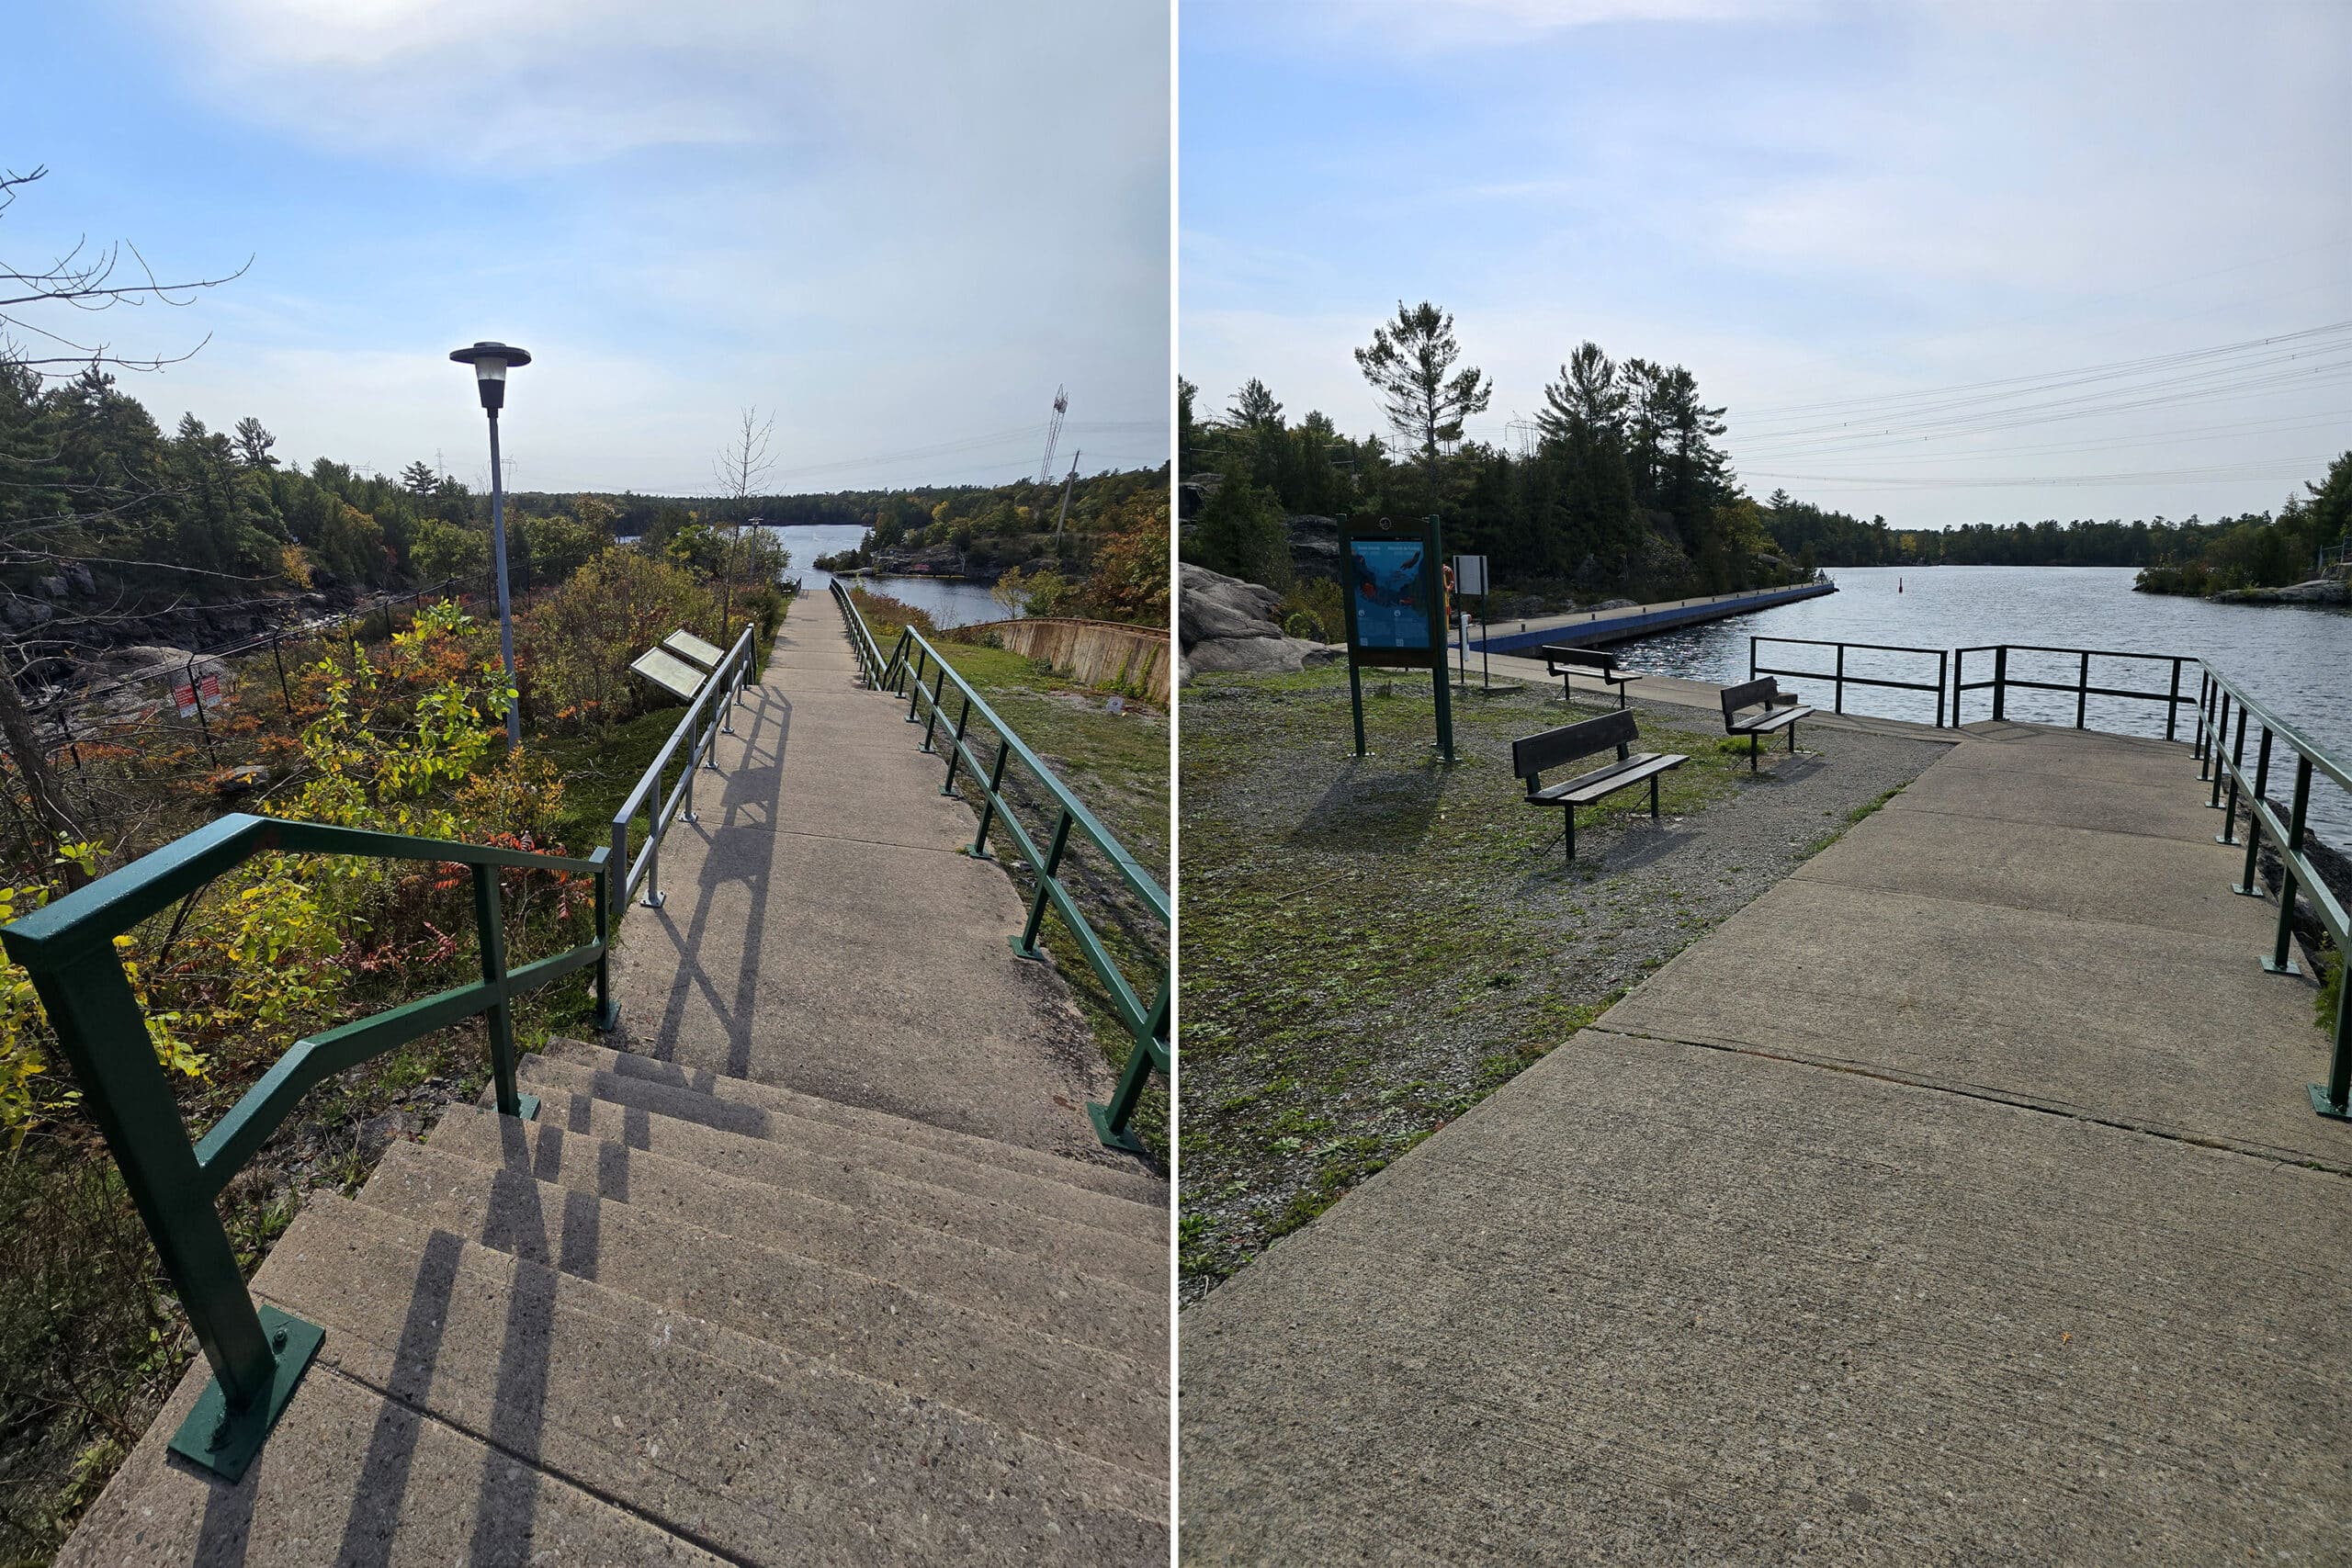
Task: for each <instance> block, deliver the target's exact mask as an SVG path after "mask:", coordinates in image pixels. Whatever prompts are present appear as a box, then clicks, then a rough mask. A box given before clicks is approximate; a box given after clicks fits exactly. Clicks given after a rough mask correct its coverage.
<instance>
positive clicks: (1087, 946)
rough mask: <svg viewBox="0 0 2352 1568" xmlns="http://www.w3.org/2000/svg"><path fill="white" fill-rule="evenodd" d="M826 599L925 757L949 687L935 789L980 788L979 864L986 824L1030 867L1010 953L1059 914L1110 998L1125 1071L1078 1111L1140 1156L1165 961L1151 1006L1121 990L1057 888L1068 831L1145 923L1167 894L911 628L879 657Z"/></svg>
mask: <svg viewBox="0 0 2352 1568" xmlns="http://www.w3.org/2000/svg"><path fill="white" fill-rule="evenodd" d="M833 598H834V602H835V603H836V604H839V605H840V606H841V611H842V621H843V623H844V624H845V625H846V626H848V628H849V637H850V643H851V646H852V647H853V648H854V649H856V651H857V655H858V668H859V671H860V672H861V673H862V674H863V675H864V676H865V683H866V686H867V687H868V689H870V690H877V691H889V692H893V693H899V694H904V695H905V696H906V698H907V722H908V723H909V724H920V725H922V727H923V732H922V746H921V748H920V750H924V751H933V752H935V751H937V750H939V747H938V745H937V744H936V742H937V741H938V739H940V729H941V727H942V726H941V721H942V720H943V719H944V718H946V717H947V711H946V706H945V701H946V694H947V688H948V686H949V685H950V683H953V685H954V686H955V689H956V697H957V699H958V703H959V706H958V708H957V711H956V715H955V719H954V723H953V725H952V727H950V728H948V731H947V734H946V737H945V738H946V740H947V742H948V746H947V777H946V779H945V780H944V782H943V783H942V784H940V786H939V793H940V794H942V795H953V794H955V793H956V774H957V773H958V772H959V771H967V772H968V773H969V776H970V777H971V778H972V779H973V780H975V781H977V782H978V783H979V786H980V793H981V803H980V825H979V830H978V832H977V833H975V834H974V835H973V836H972V844H971V850H970V852H971V853H972V854H973V855H974V856H975V857H977V858H978V859H982V860H987V859H989V858H991V857H990V856H989V848H988V838H989V825H990V823H991V822H998V821H1001V823H1002V825H1003V828H1004V830H1005V832H1006V834H1007V835H1008V836H1009V837H1010V838H1011V839H1012V841H1013V843H1014V845H1015V846H1016V847H1018V848H1019V850H1020V851H1021V853H1022V856H1023V859H1025V860H1026V861H1027V862H1028V863H1029V869H1030V870H1031V871H1032V872H1033V873H1035V876H1036V882H1037V891H1036V893H1035V896H1034V897H1032V898H1031V900H1030V903H1029V917H1028V919H1027V920H1026V921H1025V922H1024V923H1023V926H1022V928H1021V932H1020V934H1019V935H1017V936H1015V937H1013V938H1012V951H1013V952H1014V953H1017V954H1019V955H1020V956H1021V957H1023V958H1029V959H1036V960H1040V961H1042V960H1043V959H1044V957H1045V954H1044V953H1042V952H1040V951H1039V950H1038V947H1037V932H1038V930H1039V929H1040V927H1042V926H1043V925H1044V923H1045V919H1046V909H1047V908H1049V907H1050V908H1053V909H1054V910H1056V911H1057V912H1058V913H1059V914H1060V916H1061V918H1062V924H1063V926H1064V928H1065V929H1067V930H1068V931H1069V933H1070V935H1071V936H1072V937H1073V938H1074V939H1075V940H1076V941H1077V942H1078V945H1079V950H1080V952H1081V953H1084V954H1085V955H1086V962H1087V965H1088V967H1090V968H1091V969H1092V970H1093V971H1094V975H1095V978H1097V979H1098V980H1100V981H1101V982H1102V983H1103V990H1104V991H1105V992H1106V993H1107V994H1108V995H1109V997H1110V998H1111V1007H1112V1010H1113V1011H1114V1012H1115V1013H1116V1014H1117V1015H1118V1018H1119V1021H1120V1024H1121V1025H1122V1026H1123V1027H1124V1028H1125V1030H1126V1031H1127V1032H1128V1035H1129V1036H1130V1037H1131V1038H1132V1039H1133V1041H1134V1045H1133V1046H1132V1048H1131V1049H1130V1050H1129V1051H1128V1053H1127V1062H1126V1066H1125V1069H1124V1070H1123V1071H1122V1072H1121V1073H1120V1075H1119V1087H1118V1089H1117V1090H1116V1092H1114V1094H1113V1095H1112V1097H1111V1102H1110V1103H1109V1104H1108V1105H1101V1104H1089V1105H1088V1106H1087V1108H1086V1111H1087V1114H1088V1116H1089V1117H1091V1119H1092V1121H1093V1122H1094V1132H1095V1135H1096V1136H1097V1137H1099V1138H1101V1139H1102V1140H1103V1143H1104V1144H1105V1145H1108V1146H1109V1147H1111V1148H1114V1149H1124V1150H1125V1151H1127V1152H1128V1153H1130V1154H1144V1153H1146V1152H1148V1151H1147V1150H1146V1149H1145V1147H1144V1145H1143V1143H1142V1140H1140V1139H1138V1138H1137V1137H1136V1135H1135V1133H1134V1130H1133V1129H1132V1127H1131V1126H1130V1125H1129V1123H1130V1122H1131V1121H1132V1120H1133V1118H1134V1116H1135V1110H1136V1104H1137V1102H1138V1101H1140V1100H1142V1098H1143V1091H1144V1089H1145V1088H1146V1087H1147V1086H1148V1084H1149V1083H1150V1081H1151V1075H1152V1074H1153V1073H1154V1072H1158V1073H1159V1074H1160V1075H1161V1076H1162V1077H1166V1076H1167V1073H1168V1063H1169V1054H1168V1014H1169V975H1168V964H1167V961H1166V960H1165V959H1162V960H1160V961H1159V988H1158V991H1157V994H1156V995H1155V996H1154V998H1153V999H1152V1001H1151V1003H1150V1005H1149V1006H1146V1005H1145V1003H1144V1001H1143V998H1142V997H1141V996H1140V995H1138V994H1137V992H1136V989H1135V987H1133V986H1131V985H1129V984H1128V982H1127V978H1126V976H1125V975H1123V974H1121V973H1120V971H1119V966H1118V965H1117V964H1114V962H1112V959H1111V954H1110V951H1109V950H1108V949H1107V948H1105V947H1104V946H1103V940H1102V938H1100V937H1098V936H1097V935H1095V933H1094V928H1093V926H1092V924H1091V922H1090V921H1089V920H1088V919H1087V918H1086V915H1085V912H1084V911H1083V910H1081V909H1080V908H1079V906H1078V901H1077V899H1075V898H1074V897H1071V896H1070V892H1069V888H1067V887H1066V886H1063V885H1062V880H1061V875H1060V872H1061V865H1062V861H1063V858H1064V857H1065V855H1066V854H1067V853H1068V852H1069V846H1070V836H1071V834H1072V833H1076V834H1078V835H1079V836H1080V838H1082V839H1084V840H1086V841H1088V842H1089V843H1091V844H1092V845H1093V846H1094V848H1095V849H1096V850H1097V851H1099V852H1101V853H1102V854H1103V857H1104V858H1105V859H1107V860H1108V861H1109V862H1110V863H1111V864H1112V866H1113V867H1114V869H1115V870H1116V871H1117V873H1118V875H1119V880H1120V881H1121V882H1122V883H1123V884H1125V886H1126V888H1127V890H1128V891H1129V892H1130V893H1132V894H1133V895H1134V896H1135V897H1136V901H1137V902H1138V903H1140V904H1141V905H1142V906H1143V908H1145V910H1146V911H1148V913H1149V915H1150V916H1151V918H1152V919H1156V920H1157V921H1159V926H1160V929H1162V930H1163V931H1164V930H1167V929H1168V927H1169V926H1170V914H1169V907H1168V895H1167V894H1166V893H1165V892H1163V891H1162V890H1161V888H1160V886H1159V883H1158V882H1157V881H1156V880H1154V879H1153V877H1152V875H1151V874H1150V873H1148V872H1147V871H1146V870H1144V868H1143V866H1142V865H1141V864H1140V863H1137V861H1136V858H1135V856H1134V855H1132V854H1130V853H1128V852H1127V848H1126V846H1125V844H1122V843H1120V842H1119V840H1118V839H1117V838H1116V837H1114V835H1113V834H1112V832H1111V830H1110V829H1108V828H1106V827H1104V826H1103V824H1102V822H1101V821H1100V820H1099V819H1097V818H1096V817H1095V815H1094V814H1093V813H1092V812H1091V811H1089V810H1088V809H1087V808H1086V807H1085V805H1084V804H1083V803H1081V802H1080V800H1079V798H1078V796H1076V795H1072V794H1071V793H1070V792H1069V787H1068V786H1067V785H1065V784H1063V783H1062V781H1061V780H1060V779H1059V778H1058V777H1057V776H1056V775H1055V773H1054V771H1053V770H1052V769H1051V768H1049V767H1047V766H1046V763H1045V761H1044V760H1043V759H1042V758H1040V757H1039V756H1038V755H1037V754H1036V753H1035V751H1033V750H1030V749H1029V747H1028V745H1027V743H1026V742H1024V741H1023V739H1021V737H1020V736H1018V735H1016V734H1014V733H1013V730H1012V726H1011V725H1009V724H1007V723H1005V722H1004V720H1003V719H1001V718H1000V717H999V716H997V713H996V710H995V709H993V708H991V707H989V705H988V704H987V702H985V701H984V700H982V698H981V696H980V694H978V692H976V691H974V690H973V689H972V687H971V685H970V683H969V682H967V681H966V680H965V679H964V677H963V676H962V675H960V674H958V673H957V672H956V670H955V668H954V667H953V666H952V665H950V664H949V663H948V662H947V660H944V658H942V657H940V653H939V650H938V649H936V648H934V647H933V646H932V644H931V641H930V639H928V638H927V637H924V636H923V635H922V633H920V632H918V631H916V630H915V629H914V628H913V627H912V626H908V627H906V628H904V629H902V630H901V631H900V632H899V640H898V642H897V644H896V645H895V646H894V647H893V648H892V649H891V650H890V653H889V655H888V658H887V659H886V658H885V657H884V656H883V655H882V652H881V649H880V647H879V645H878V644H876V642H875V640H874V637H873V634H872V632H871V631H870V630H869V629H868V628H867V626H866V625H865V616H863V615H860V614H859V613H858V609H857V605H856V604H855V603H854V601H852V600H851V598H850V596H849V592H848V590H846V589H844V588H843V587H842V585H841V582H840V580H839V579H835V580H834V582H833ZM926 677H929V678H930V679H931V682H932V683H931V685H930V686H929V687H928V688H926V687H925V686H924V685H923V681H924V679H925V678H926ZM974 719H978V720H979V721H980V722H981V723H982V724H984V725H986V726H987V727H988V728H990V729H992V730H994V731H995V732H996V737H997V749H996V757H995V760H994V761H992V762H990V763H989V765H988V766H987V767H986V768H983V767H982V766H981V762H980V759H979V758H978V756H977V755H976V754H975V753H974V752H973V750H972V749H971V746H970V743H969V738H970V737H971V734H972V730H971V724H972V721H973V720H974ZM1012 760H1017V761H1020V763H1021V764H1022V766H1023V767H1024V768H1026V769H1027V770H1028V771H1029V773H1030V775H1031V776H1032V777H1034V778H1035V779H1036V780H1037V782H1038V783H1039V784H1042V785H1043V786H1044V788H1045V790H1046V794H1048V795H1051V796H1052V798H1053V802H1054V805H1055V807H1057V811H1056V816H1055V821H1054V829H1053V833H1052V835H1051V838H1050V840H1049V843H1048V845H1047V847H1046V848H1045V849H1043V850H1040V849H1039V848H1038V846H1037V840H1035V838H1033V837H1032V836H1031V835H1030V833H1029V830H1028V829H1026V828H1024V827H1023V826H1022V824H1021V821H1020V819H1019V818H1017V817H1015V816H1014V815H1013V812H1012V807H1011V806H1010V805H1009V804H1008V803H1007V801H1006V800H1005V797H1004V784H1005V777H1004V775H1005V764H1006V762H1007V761H1012Z"/></svg>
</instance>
